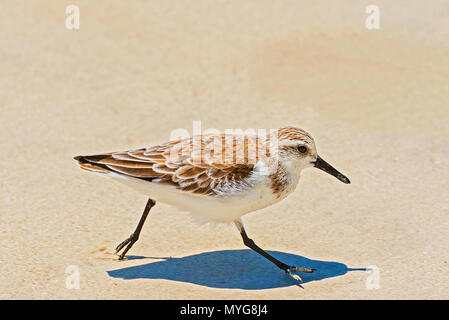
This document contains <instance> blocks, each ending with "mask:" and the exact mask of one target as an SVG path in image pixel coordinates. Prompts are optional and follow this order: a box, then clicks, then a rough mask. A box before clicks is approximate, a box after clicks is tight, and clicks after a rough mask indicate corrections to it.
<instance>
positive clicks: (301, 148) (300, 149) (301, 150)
mask: <svg viewBox="0 0 449 320" xmlns="http://www.w3.org/2000/svg"><path fill="white" fill-rule="evenodd" d="M298 151H299V152H301V153H306V152H307V147H305V146H299V147H298Z"/></svg>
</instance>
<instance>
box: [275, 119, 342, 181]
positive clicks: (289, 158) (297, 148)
mask: <svg viewBox="0 0 449 320" xmlns="http://www.w3.org/2000/svg"><path fill="white" fill-rule="evenodd" d="M277 138H278V139H277V144H278V145H277V149H278V157H279V161H280V163H282V165H283V166H284V167H285V168H286V169H287V170H289V171H290V170H292V171H296V172H300V171H301V170H302V169H305V168H309V167H315V168H318V169H321V170H323V171H324V172H327V173H329V174H330V175H332V176H334V177H336V178H337V179H338V180H340V181H341V182H344V183H350V181H349V179H348V178H347V177H346V176H344V175H343V174H342V173H340V172H339V171H338V170H336V169H335V168H334V167H332V166H331V165H330V164H329V163H327V162H326V161H324V160H323V159H322V158H321V157H320V156H319V155H318V153H317V150H316V147H315V142H314V140H313V138H312V136H311V135H310V134H308V133H307V132H305V131H304V130H302V129H299V128H295V127H285V128H280V129H278V131H277Z"/></svg>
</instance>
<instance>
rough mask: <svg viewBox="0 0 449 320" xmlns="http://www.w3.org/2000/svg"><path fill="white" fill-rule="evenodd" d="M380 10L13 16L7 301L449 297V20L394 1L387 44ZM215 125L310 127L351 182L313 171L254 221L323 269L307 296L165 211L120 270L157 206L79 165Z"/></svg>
mask: <svg viewBox="0 0 449 320" xmlns="http://www.w3.org/2000/svg"><path fill="white" fill-rule="evenodd" d="M371 2H372V1H347V2H345V4H344V5H343V4H342V3H340V2H338V3H337V2H335V1H313V2H311V1H297V0H295V1H276V2H274V1H257V2H256V1H247V2H243V3H242V2H241V1H234V0H232V1H206V0H204V1H193V2H192V1H137V0H134V1H112V0H111V1H107V2H105V1H91V0H90V1H87V0H85V1H76V0H75V1H61V0H53V1H43V0H35V1H25V0H21V1H19V0H14V1H13V0H9V1H2V2H1V3H0V33H1V36H0V48H1V49H0V54H1V56H0V70H1V76H0V108H1V109H0V112H1V122H0V124H1V125H0V136H1V137H2V139H1V140H0V141H1V142H0V143H1V148H2V156H1V157H0V164H1V165H0V174H1V179H0V214H1V215H0V256H1V257H2V258H1V260H2V261H1V267H0V298H3V299H102V298H106V299H120V298H127V299H421V298H422V299H448V298H449V273H448V267H449V263H448V261H449V255H448V252H449V250H448V243H449V219H448V217H449V203H448V199H449V170H448V167H449V95H448V92H449V40H448V39H449V37H448V35H449V22H448V20H447V16H448V13H449V11H448V10H449V7H448V6H447V3H445V1H432V4H431V5H430V4H428V3H426V2H422V1H395V2H394V3H391V1H376V3H377V4H378V5H379V7H380V9H381V24H380V29H379V30H368V29H366V28H365V25H364V21H365V18H366V16H367V14H366V13H365V8H366V6H367V5H368V4H371ZM69 4H76V5H78V6H79V8H80V15H81V16H80V18H81V20H80V29H79V30H68V29H67V28H66V27H65V18H66V14H65V8H66V6H67V5H69ZM426 5H430V6H429V7H426ZM197 120H198V121H201V126H202V128H203V129H207V128H216V129H219V130H225V129H228V128H241V129H248V128H255V129H258V128H264V129H271V128H277V127H282V126H286V125H294V126H298V127H301V128H304V129H306V130H307V131H309V132H310V133H311V134H312V135H313V136H314V137H315V141H316V143H317V147H318V151H319V152H320V155H321V156H322V157H323V158H324V159H326V160H327V161H328V162H330V163H331V164H332V165H334V166H335V167H336V168H338V169H339V170H341V171H342V172H343V173H344V174H346V175H347V176H348V177H349V178H350V179H351V181H352V184H350V185H345V184H342V183H341V182H339V181H338V180H336V179H335V178H333V177H331V176H329V175H326V174H325V173H323V172H321V171H319V170H315V169H307V170H305V171H304V173H303V175H302V178H301V181H300V183H299V186H298V188H297V189H296V191H295V192H294V193H293V194H292V195H291V196H289V197H288V198H287V199H286V200H284V201H282V202H280V203H279V204H276V205H274V206H272V207H269V208H266V209H264V210H260V211H259V212H255V213H251V214H249V215H247V216H245V217H244V218H243V220H244V222H245V225H246V228H247V232H248V234H249V235H250V236H251V237H252V238H253V239H254V240H255V242H256V243H258V244H259V245H260V246H261V247H262V248H265V249H266V250H268V251H270V252H273V254H274V255H275V256H276V257H278V258H280V259H281V260H284V261H286V262H290V263H292V264H295V265H303V266H310V267H316V268H317V269H318V270H317V272H316V273H315V274H311V275H304V276H303V279H304V284H303V288H299V287H298V286H296V285H295V282H294V281H293V280H292V279H290V278H288V277H287V276H285V275H284V274H283V273H282V272H279V271H278V270H277V269H276V267H274V266H273V265H272V264H270V262H268V261H266V260H265V259H263V258H262V257H259V256H258V255H257V254H256V253H253V252H251V251H249V250H247V249H246V248H245V247H244V246H243V244H242V242H241V238H240V235H239V234H238V232H237V230H236V229H235V228H234V226H233V225H230V224H229V225H228V224H224V225H220V224H218V225H214V224H202V225H201V224H198V223H196V222H195V221H194V220H193V219H192V218H191V217H190V216H189V215H186V214H183V213H180V212H179V211H178V210H177V209H174V208H172V207H170V206H168V205H164V204H158V205H157V206H156V207H155V208H154V209H153V210H152V211H151V214H150V217H149V219H148V222H147V223H146V225H145V226H144V229H143V231H142V234H141V238H140V240H139V242H138V243H137V244H136V245H135V246H134V247H133V248H132V249H131V251H130V252H129V254H130V259H129V260H127V261H117V258H116V256H114V255H113V249H114V248H115V246H116V245H117V244H118V243H119V242H121V241H122V240H124V239H125V238H126V237H128V236H129V234H130V233H131V232H132V230H133V229H134V228H135V226H136V224H137V222H138V219H139V217H140V214H141V212H142V210H143V207H144V205H145V202H146V198H145V196H143V195H140V194H138V193H135V192H134V191H133V190H131V189H128V188H126V187H125V186H122V185H119V184H116V183H114V182H112V181H109V180H106V179H103V178H101V177H97V176H94V175H89V174H86V173H83V172H81V171H80V170H79V169H78V167H77V165H76V163H75V161H74V160H73V159H72V157H73V156H75V155H79V154H93V153H100V152H109V151H118V150H126V149H133V148H138V147H144V146H150V145H153V144H157V143H161V142H164V141H167V140H168V139H169V138H170V134H171V133H172V132H173V130H176V129H186V130H188V131H189V132H192V125H193V121H197ZM367 268H371V269H370V270H371V271H369V270H368V271H366V269H367ZM77 272H78V273H77ZM77 274H78V275H79V278H78V279H79V288H78V289H77V288H76V287H77V281H76V276H77Z"/></svg>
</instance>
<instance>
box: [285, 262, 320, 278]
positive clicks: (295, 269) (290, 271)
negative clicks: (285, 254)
mask: <svg viewBox="0 0 449 320" xmlns="http://www.w3.org/2000/svg"><path fill="white" fill-rule="evenodd" d="M295 271H298V272H306V273H312V272H314V271H315V269H309V268H297V267H294V266H291V267H289V268H287V269H285V273H287V275H288V276H289V277H291V278H293V279H295V280H296V281H299V282H302V279H301V277H300V276H298V275H297V274H294V273H292V272H295Z"/></svg>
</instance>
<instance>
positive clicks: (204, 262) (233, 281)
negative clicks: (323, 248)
mask: <svg viewBox="0 0 449 320" xmlns="http://www.w3.org/2000/svg"><path fill="white" fill-rule="evenodd" d="M267 252H268V253H269V254H271V255H273V256H274V257H275V258H277V259H279V260H280V261H282V262H284V263H286V264H289V265H293V266H296V267H305V268H312V269H316V270H315V271H314V272H313V273H301V272H300V273H298V275H300V277H301V278H302V280H303V282H302V283H301V284H305V283H308V282H312V281H319V280H323V279H327V278H332V277H337V276H342V275H344V274H346V273H347V272H348V271H366V270H368V269H365V268H356V269H354V268H348V267H347V266H346V265H345V264H343V263H339V262H332V261H319V260H312V259H308V258H305V257H302V256H299V255H295V254H291V253H285V252H278V251H267ZM146 258H154V257H142V256H131V257H129V258H128V259H130V260H136V259H146ZM161 259H165V260H163V261H157V262H151V263H147V264H143V265H138V266H133V267H127V268H121V269H116V270H111V271H107V273H108V274H109V276H111V277H113V278H121V279H125V280H131V279H166V280H172V281H180V282H188V283H193V284H197V285H201V286H206V287H211V288H222V289H225V288H226V289H246V290H261V289H272V288H281V287H288V286H294V285H298V282H297V281H296V280H294V279H292V278H291V277H289V276H288V275H287V274H285V273H284V272H280V270H279V269H278V268H277V267H276V266H275V265H273V264H272V263H271V262H269V261H268V260H266V259H265V258H263V257H261V256H259V255H258V254H257V253H255V252H253V251H251V250H224V251H212V252H204V253H200V254H195V255H190V256H186V257H182V258H171V257H170V258H165V257H164V258H161Z"/></svg>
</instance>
